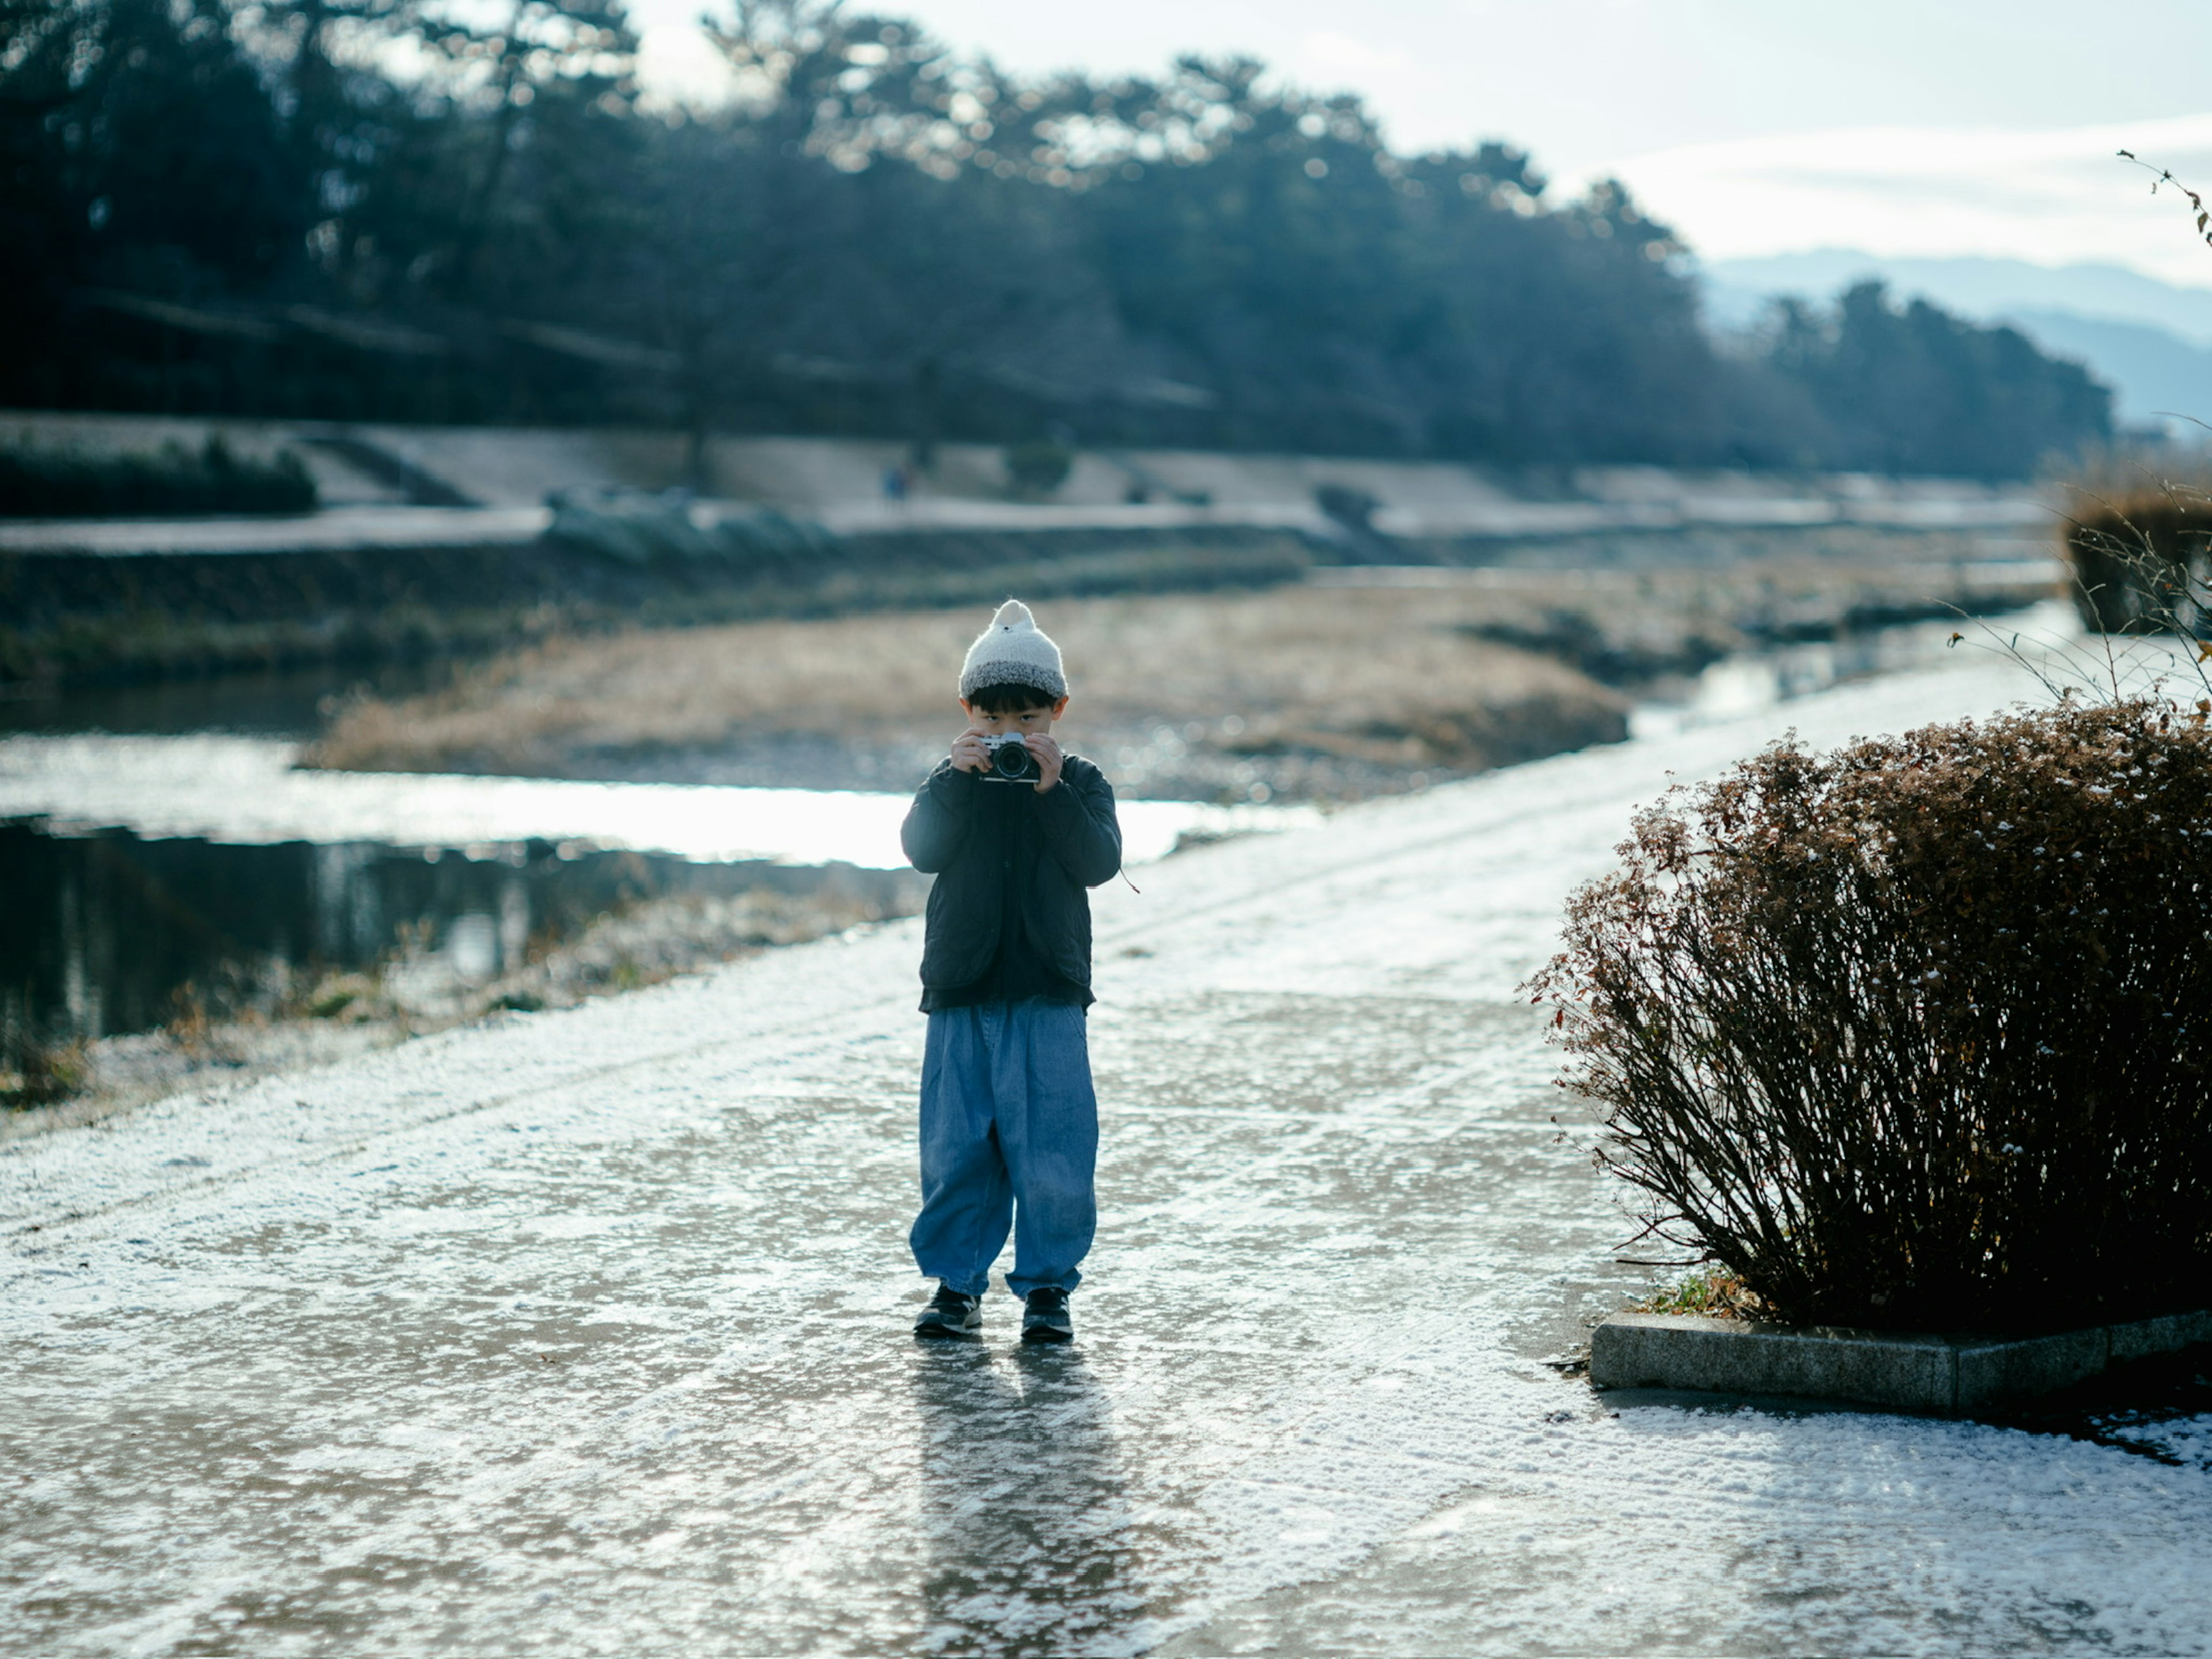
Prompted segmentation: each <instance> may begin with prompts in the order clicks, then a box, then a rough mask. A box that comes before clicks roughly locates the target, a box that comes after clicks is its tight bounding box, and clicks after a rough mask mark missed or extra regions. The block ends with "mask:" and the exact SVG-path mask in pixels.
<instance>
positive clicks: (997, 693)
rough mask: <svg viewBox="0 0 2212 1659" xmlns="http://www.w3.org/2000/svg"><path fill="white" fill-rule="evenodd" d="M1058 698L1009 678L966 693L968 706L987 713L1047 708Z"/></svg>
mask: <svg viewBox="0 0 2212 1659" xmlns="http://www.w3.org/2000/svg"><path fill="white" fill-rule="evenodd" d="M1059 701H1060V699H1059V698H1058V697H1055V696H1053V695H1052V693H1051V692H1049V691H1040V690H1037V688H1036V686H1034V685H1024V684H1021V683H1020V682H1019V681H1018V680H1010V681H1007V682H1006V683H1005V684H1000V685H979V686H977V687H976V688H975V690H973V691H970V692H969V694H968V706H969V708H980V709H981V710H982V711H983V712H984V713H985V714H1020V713H1022V711H1023V710H1024V709H1028V708H1051V707H1052V706H1053V704H1054V703H1056V702H1059Z"/></svg>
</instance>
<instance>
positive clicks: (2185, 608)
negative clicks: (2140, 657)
mask: <svg viewBox="0 0 2212 1659" xmlns="http://www.w3.org/2000/svg"><path fill="white" fill-rule="evenodd" d="M2082 495H2083V502H2082V506H2081V510H2080V513H2079V516H2078V517H2075V519H2073V520H2071V522H2070V523H2069V526H2068V529H2067V532H2066V536H2065V539H2064V541H2063V551H2064V556H2065V559H2066V562H2067V565H2068V567H2069V569H2070V570H2071V572H2072V574H2073V587H2074V602H2075V607H2076V609H2078V610H2079V611H2081V622H2082V625H2083V626H2084V627H2086V628H2088V629H2092V630H2093V631H2094V632H2096V633H2100V634H2147V633H2160V634H2176V635H2181V636H2183V637H2185V638H2189V639H2194V638H2196V637H2197V634H2198V632H2199V631H2200V629H2201V627H2202V626H2203V623H2204V622H2205V620H2206V617H2207V615H2208V606H2207V599H2208V598H2212V592H2208V589H2207V586H2206V583H2207V581H2208V580H2212V495H2208V494H2207V493H2206V491H2205V489H2203V487H2202V486H2201V485H2199V484H2197V483H2192V482H2184V481H2181V480H2178V479H2172V478H2166V477H2157V478H2153V477H2148V476H2145V477H2141V478H2135V479H2129V480H2125V481H2123V482H2121V483H2119V485H2118V487H2117V488H2111V489H2086V490H2084V491H2083V492H2082Z"/></svg>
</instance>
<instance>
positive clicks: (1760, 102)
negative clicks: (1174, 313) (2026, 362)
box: [632, 0, 2212, 288]
mask: <svg viewBox="0 0 2212 1659" xmlns="http://www.w3.org/2000/svg"><path fill="white" fill-rule="evenodd" d="M632 3H633V15H635V17H636V18H637V20H638V21H639V22H640V23H641V25H642V26H643V27H644V28H645V30H646V36H647V38H646V58H647V61H646V71H647V76H648V79H649V80H650V81H652V82H654V83H656V84H658V85H659V86H660V87H662V88H668V89H673V90H677V91H694V92H696V91H697V90H699V89H702V88H708V87H710V86H711V85H712V84H713V78H712V74H711V70H710V69H709V68H708V58H707V54H706V52H705V50H704V48H703V46H702V44H701V43H700V41H699V40H698V37H697V35H696V31H694V30H693V29H691V28H690V20H691V19H692V18H693V17H695V16H696V14H697V12H698V10H699V9H700V5H701V0H632ZM848 3H849V0H848ZM873 9H880V10H882V11H884V12H886V13H888V14H890V15H901V16H906V17H910V18H913V19H915V20H916V21H920V22H921V24H922V25H923V26H924V27H927V29H929V30H930V31H931V33H933V34H935V35H936V36H938V38H939V39H940V40H945V41H946V42H947V43H948V44H950V45H951V46H954V47H955V48H957V49H958V50H960V51H962V52H970V53H985V54H987V55H988V56H990V57H991V58H994V60H996V61H997V62H998V63H1000V64H1002V65H1004V66H1005V67H1006V68H1009V69H1012V70H1024V71H1037V72H1043V71H1048V70H1058V69H1065V68H1081V69H1085V70H1091V71H1092V72H1094V73H1104V74H1111V73H1115V72H1121V71H1129V70H1159V69H1161V68H1163V67H1164V65H1165V64H1167V63H1168V62H1169V61H1170V59H1171V58H1174V57H1175V56H1176V54H1178V53H1180V52H1206V53H1209V54H1218V53H1227V52H1243V53H1249V54H1250V55H1252V56H1255V57H1258V58H1262V59H1264V60H1265V61H1266V62H1267V63H1268V64H1270V65H1272V66H1273V69H1274V70H1275V71H1276V72H1277V74H1278V75H1279V77H1280V78H1282V79H1284V80H1286V81H1290V82H1296V83H1297V84H1299V85H1302V86H1304V87H1306V88H1311V89H1313V90H1316V91H1323V92H1334V91H1350V92H1357V93H1358V94H1361V95H1362V96H1363V97H1364V99H1365V100H1366V101H1367V103H1368V105H1369V106H1370V108H1372V109H1373V110H1375V111H1376V112H1378V113H1379V114H1380V115H1381V116H1382V118H1383V121H1384V124H1385V127H1386V130H1387V131H1388V132H1389V137H1390V141H1391V143H1393V144H1394V146H1395V147H1396V148H1398V149H1430V148H1434V147H1438V146H1444V145H1464V144H1468V143H1473V142H1474V141H1476V140H1479V139H1482V138H1490V137H1499V138H1504V139H1506V140H1508V141H1509V142H1511V143H1516V144H1517V145H1519V146H1521V147H1522V148H1523V149H1528V150H1529V151H1531V152H1532V153H1533V154H1534V156H1535V159H1536V161H1537V164H1538V166H1539V167H1540V168H1541V170H1542V171H1544V172H1545V173H1547V174H1548V175H1549V176H1551V177H1552V178H1553V179H1554V180H1555V181H1556V182H1557V183H1558V184H1559V185H1561V186H1564V187H1566V188H1569V189H1573V188H1575V187H1577V186H1578V185H1581V184H1582V183H1583V182H1586V181H1587V180H1589V179H1595V178H1599V177H1603V176H1606V175H1608V174H1610V175H1613V176H1615V177H1618V178H1620V179H1625V180H1626V182H1627V183H1628V185H1630V187H1631V188H1632V190H1634V191H1636V193H1637V194H1638V197H1640V198H1642V199H1643V200H1644V203H1645V204H1647V205H1648V206H1649V207H1650V210H1652V211H1653V212H1654V213H1655V214H1656V216H1658V217H1659V218H1661V219H1662V220H1663V221H1665V222H1668V223H1670V224H1672V225H1673V226H1674V228H1676V229H1677V230H1678V231H1679V232H1680V234H1682V235H1683V236H1684V237H1685V238H1686V240H1688V241H1689V243H1690V244H1691V246H1692V248H1694V249H1695V250H1696V251H1697V252H1699V254H1700V255H1702V256H1704V257H1705V258H1713V259H1722V258H1746V257H1752V256H1757V255H1764V254H1775V253H1790V252H1804V251H1807V250H1810V249H1814V248H1820V247H1851V248H1863V249H1865V250H1866V251H1868V252H1873V253H1877V254H1882V255H1887V256H1890V257H1897V258H1902V257H1922V258H1928V257H1945V256H1954V255H1980V256H1984V257H1995V258H2016V259H2025V260H2028V261H2030V262H2032V263H2034V264H2046V265H2062V264H2077V263H2083V262H2100V263H2106V264H2120V265H2124V266H2127V267H2130V268H2131V269H2134V270H2139V271H2142V272H2143V273H2144V274H2145V275H2148V276H2156V277H2159V278H2160V279H2162V280H2164V281H2166V282H2169V283H2180V284H2183V285H2185V286H2189V287H2197V288H2212V248H2208V247H2207V246H2205V245H2204V244H2203V242H2201V241H2199V240H2197V239H2196V238H2195V236H2194V235H2193V234H2192V230H2191V225H2190V223H2189V221H2188V218H2187V216H2186V214H2185V210H2184V204H2183V203H2182V201H2181V199H2180V198H2179V197H2175V196H2174V195H2172V193H2171V192H2170V191H2168V192H2166V193H2161V194H2160V195H2159V196H2158V197H2155V198H2154V197H2153V196H2152V195H2151V193H2150V191H2149V185H2150V182H2151V180H2150V176H2149V175H2148V174H2146V173H2141V172H2139V171H2137V170H2136V169H2133V168H2130V167H2128V166H2127V164H2126V163H2124V162H2123V161H2119V160H2118V158H2117V157H2115V155H2113V152H2114V151H2115V150H2117V149H2122V148H2127V149H2134V150H2136V152H2137V153H2138V154H2139V155H2143V156H2144V157H2145V158H2147V159H2155V160H2156V161H2158V162H2159V163H2160V165H2161V166H2164V167H2172V169H2173V170H2174V171H2175V172H2176V173H2179V174H2181V175H2182V176H2183V177H2185V179H2190V180H2192V181H2196V182H2197V183H2198V184H2199V187H2200V188H2205V187H2208V186H2212V77H2209V76H2208V75H2207V71H2206V69H2205V65H2206V64H2208V63H2212V5H2206V4H2204V3H2203V0H2197V3H2194V4H2184V3H2179V0H2098V3H2094V4H2091V3H2057V0H2004V3H1996V0H1849V3H1845V4H1838V3H1833V0H1831V3H1827V4H1821V5H1814V4H1812V3H1808V0H1364V3H1363V4H1361V5H1359V6H1358V7H1348V6H1344V5H1341V4H1337V5H1323V4H1321V3H1318V0H1180V3H1178V0H1112V3H1110V4H1103V5H1102V4H1093V5H1089V6H1082V7H1077V6H1067V5H1049V4H1040V3H1037V0H913V3H900V0H875V5H874V8H873Z"/></svg>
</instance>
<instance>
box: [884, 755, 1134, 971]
mask: <svg viewBox="0 0 2212 1659" xmlns="http://www.w3.org/2000/svg"><path fill="white" fill-rule="evenodd" d="M1017 837H1019V838H1022V839H1024V840H1028V841H1030V842H1031V843H1032V845H1031V846H1030V848H1024V847H1022V846H1020V845H1018V844H1017V842H1016V838H1017ZM899 839H900V842H901V843H902V845H903V846H904V847H905V848H906V855H907V857H908V860H911V861H912V863H913V865H914V867H915V869H917V870H920V871H921V872H924V873H925V874H929V875H934V876H935V877H936V878H937V880H936V882H935V883H934V884H933V885H932V886H931V888H930V890H929V913H928V923H927V932H926V933H925V935H924V939H923V944H922V947H921V982H922V986H923V987H924V988H925V990H929V991H950V990H953V989H955V988H957V987H963V986H968V985H973V984H974V983H975V982H976V981H978V980H980V979H981V978H982V977H983V976H984V975H986V974H987V973H989V972H990V970H991V967H992V963H993V960H994V957H996V955H997V952H998V950H999V945H1000V938H1001V936H1002V924H1003V922H1004V921H1005V920H1006V918H1005V913H1004V907H1005V905H1006V902H1007V901H1008V899H1009V898H1010V897H1011V898H1012V900H1013V901H1014V902H1018V903H1019V904H1020V905H1021V907H1022V909H1021V915H1020V921H1021V924H1022V932H1023V933H1024V935H1025V936H1026V938H1027V939H1028V940H1029V942H1030V945H1031V947H1032V948H1033V949H1034V950H1035V951H1036V954H1037V955H1038V957H1040V958H1042V961H1043V962H1044V963H1046V965H1048V967H1049V968H1050V969H1052V971H1053V972H1054V973H1056V974H1058V975H1060V977H1061V978H1063V979H1066V980H1068V981H1072V982H1073V983H1074V984H1076V985H1079V986H1083V987H1088V986H1089V985H1090V983H1091V896H1090V895H1089V894H1088V893H1087V892H1086V891H1085V889H1086V888H1091V887H1096V886H1097V885H1098V884H1100V883H1101V882H1105V881H1110V880H1112V879H1113V877H1114V872H1115V871H1117V870H1119V869H1120V868H1121V825H1120V823H1117V822H1116V821H1115V817H1114V786H1113V785H1112V784H1110V783H1109V782H1107V781H1106V775H1105V774H1104V773H1103V772H1101V771H1100V770H1099V769H1097V767H1095V766H1093V765H1092V764H1091V763H1090V762H1089V761H1087V760H1085V759H1084V758H1083V757H1081V756H1080V755H1070V756H1068V757H1066V763H1064V765H1063V766H1062V768H1061V770H1060V782H1059V784H1058V785H1057V786H1055V787H1053V788H1051V789H1048V790H1046V791H1045V792H1044V793H1042V794H1039V793H1037V792H1036V790H1035V789H1034V788H1031V787H1030V786H1029V785H1027V784H1006V783H986V782H984V781H983V780H982V779H981V777H980V776H978V775H976V774H975V773H973V772H963V771H961V770H960V769H958V768H957V767H955V766H954V765H953V764H952V763H951V761H949V760H945V761H939V763H938V764H937V769H936V770H935V771H933V772H932V773H931V774H930V775H929V778H928V781H927V782H925V783H924V784H923V785H922V786H921V789H920V790H918V791H917V792H916V793H915V798H914V805H913V806H912V807H911V808H909V809H908V812H907V815H906V824H905V827H904V828H903V829H902V830H901V831H900V834H899ZM1025 853H1033V854H1034V855H1033V856H1024V854H1025ZM1024 866H1026V868H1027V870H1028V872H1029V873H1028V877H1027V880H1026V882H1025V883H1024V890H1022V891H1020V892H1018V893H1012V894H1010V893H1009V891H1008V889H1009V887H1010V886H1011V885H1012V884H1014V882H1015V880H1016V875H1015V872H1017V871H1018V870H1021V869H1022V868H1024Z"/></svg>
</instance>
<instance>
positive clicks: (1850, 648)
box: [1629, 599, 2081, 738]
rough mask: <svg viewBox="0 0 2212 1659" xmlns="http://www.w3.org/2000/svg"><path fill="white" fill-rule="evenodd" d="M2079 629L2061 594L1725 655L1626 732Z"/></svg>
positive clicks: (1676, 724)
mask: <svg viewBox="0 0 2212 1659" xmlns="http://www.w3.org/2000/svg"><path fill="white" fill-rule="evenodd" d="M1953 635H1963V636H1964V637H1963V638H1961V639H1960V641H1959V643H1958V644H1957V645H1955V646H1954V645H1953V644H1952V642H1951V640H1952V636H1953ZM2080 638H2081V622H2080V619H2079V618H2078V617H2076V616H2075V611H2074V607H2073V606H2072V605H2070V604H2069V603H2067V602H2066V601H2064V600H2061V599H2051V600H2047V601H2045V603H2043V604H2040V605H2033V606H2030V607H2029V608H2028V609H2027V610H2025V611H2019V612H2017V613H2015V614H2014V615H2011V616H2007V617H1991V618H1989V619H1988V620H1986V621H1981V620H1974V619H1967V618H1961V619H1960V620H1959V621H1956V622H1935V623H1908V624H1905V625H1903V626H1900V627H1895V628H1881V629H1871V630H1869V631H1868V632H1866V633H1863V634H1855V635H1850V636H1849V637H1847V638H1844V639H1840V640H1822V641H1815V642H1813V643H1810V644H1805V645H1789V646H1780V647H1776V648H1774V649H1772V650H1771V651H1760V652H1756V653H1750V654H1747V655H1745V656H1740V657H1727V658H1723V659H1722V660H1721V661H1719V662H1717V663H1715V664H1713V665H1712V666H1711V667H1710V668H1708V669H1706V670H1705V671H1704V672H1703V673H1702V674H1700V675H1699V676H1698V677H1697V678H1696V679H1695V680H1693V681H1692V682H1691V683H1690V684H1689V685H1688V686H1687V687H1686V690H1685V693H1684V695H1682V696H1679V697H1670V698H1665V699H1658V700H1655V701H1653V702H1647V703H1645V704H1644V705H1642V706H1641V707H1639V708H1637V709H1636V710H1635V711H1634V712H1633V713H1632V714H1630V716H1629V735H1630V736H1632V737H1638V738H1645V737H1664V736H1666V735H1668V733H1670V732H1680V731H1682V730H1684V729H1686V728H1687V727H1690V726H1705V725H1709V724H1711V722H1713V721H1716V720H1733V719H1735V717H1736V716H1738V715H1740V714H1753V713H1755V712H1757V711H1758V710H1759V709H1761V708H1772V707H1773V706H1774V705H1775V704H1777V703H1780V702H1790V700H1791V699H1792V698H1796V697H1804V696H1811V695H1812V694H1813V693H1814V692H1816V691H1825V690H1827V689H1828V688H1829V687H1830V686H1832V685H1836V684H1841V683H1842V682H1843V681H1845V680H1855V679H1864V678H1868V677H1869V676H1870V675H1875V674H1893V673H1899V672H1903V671H1908V670H1911V669H1915V668H1927V667H1931V666H1933V665H1936V664H1937V663H1939V662H1941V661H1942V660H1943V659H1944V658H1945V657H1946V656H1947V655H1948V653H1951V652H1953V651H2002V650H2003V649H2005V648H2007V646H2008V641H2014V640H2017V641H2020V643H2021V645H2023V646H2027V647H2032V648H2033V647H2051V646H2053V645H2064V644H2070V643H2072V642H2075V641H2079V640H2080Z"/></svg>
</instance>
